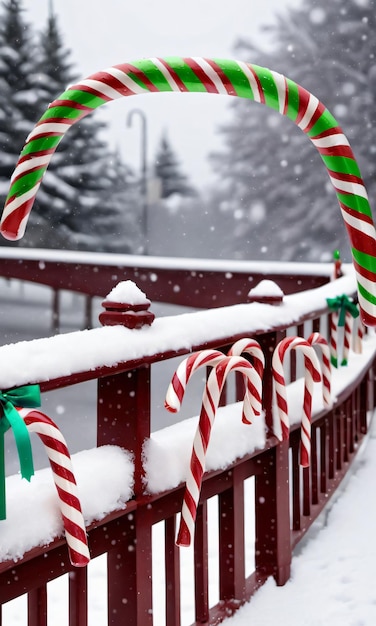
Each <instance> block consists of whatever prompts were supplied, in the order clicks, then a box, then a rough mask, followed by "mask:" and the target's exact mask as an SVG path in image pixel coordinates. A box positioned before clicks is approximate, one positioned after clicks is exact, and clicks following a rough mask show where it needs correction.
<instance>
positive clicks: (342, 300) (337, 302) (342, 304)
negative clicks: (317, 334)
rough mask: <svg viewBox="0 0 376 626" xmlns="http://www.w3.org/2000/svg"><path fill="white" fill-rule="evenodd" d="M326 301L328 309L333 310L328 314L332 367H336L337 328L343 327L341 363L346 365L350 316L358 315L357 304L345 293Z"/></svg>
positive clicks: (355, 316)
mask: <svg viewBox="0 0 376 626" xmlns="http://www.w3.org/2000/svg"><path fill="white" fill-rule="evenodd" d="M326 301H327V303H328V306H329V309H331V311H333V312H332V313H331V315H330V350H331V359H330V360H331V363H332V365H333V366H334V367H338V349H337V343H338V329H339V328H342V327H343V328H344V338H343V353H342V361H341V365H347V363H348V352H349V348H350V342H351V323H350V316H351V317H353V318H357V317H359V309H358V306H357V304H356V303H355V302H354V301H353V300H351V299H350V298H349V297H348V296H347V295H346V294H343V295H342V296H336V297H335V298H327V299H326Z"/></svg>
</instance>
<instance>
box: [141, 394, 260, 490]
mask: <svg viewBox="0 0 376 626" xmlns="http://www.w3.org/2000/svg"><path fill="white" fill-rule="evenodd" d="M242 404H243V403H242V402H237V403H236V404H229V405H228V406H225V407H220V408H219V409H218V411H217V414H216V417H215V423H214V425H213V429H212V433H211V438H210V444H209V446H208V450H207V455H206V464H205V465H206V470H207V471H210V470H219V469H224V468H225V467H227V466H228V465H230V464H231V463H233V462H234V461H235V460H236V459H237V458H240V457H242V456H244V455H245V454H248V453H250V452H253V451H254V450H256V449H262V448H263V447H264V445H265V421H264V417H263V416H260V417H258V418H257V419H255V420H254V422H253V424H250V425H246V424H243V423H242ZM197 424H198V417H193V418H191V419H187V420H184V421H183V422H179V423H178V424H173V425H172V426H168V427H167V428H163V429H162V430H158V431H156V432H155V433H153V434H152V435H151V438H150V439H149V440H148V441H147V442H146V443H145V446H144V467H145V470H146V489H147V491H148V492H149V493H159V492H161V491H164V490H165V489H173V488H174V487H177V486H178V485H179V484H180V483H182V482H184V481H185V480H186V479H187V471H188V468H189V463H190V457H191V453H192V444H193V438H194V435H195V432H196V428H197Z"/></svg>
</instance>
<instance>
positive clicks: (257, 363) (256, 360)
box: [227, 337, 265, 379]
mask: <svg viewBox="0 0 376 626" xmlns="http://www.w3.org/2000/svg"><path fill="white" fill-rule="evenodd" d="M244 353H246V354H250V355H251V357H253V367H254V368H255V370H256V372H257V373H258V375H259V376H260V378H261V379H262V377H263V375H264V368H265V357H264V353H263V351H262V348H261V346H260V344H259V342H258V341H256V339H252V338H248V337H246V338H244V339H239V341H236V342H235V343H234V344H233V346H231V348H230V350H229V351H228V353H227V354H228V356H241V355H242V354H244Z"/></svg>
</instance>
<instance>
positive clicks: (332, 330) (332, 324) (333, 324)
mask: <svg viewBox="0 0 376 626" xmlns="http://www.w3.org/2000/svg"><path fill="white" fill-rule="evenodd" d="M338 320H339V313H331V314H330V315H329V336H330V362H331V364H332V365H333V366H334V367H338Z"/></svg>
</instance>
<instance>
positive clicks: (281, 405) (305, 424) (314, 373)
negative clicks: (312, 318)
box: [272, 337, 321, 467]
mask: <svg viewBox="0 0 376 626" xmlns="http://www.w3.org/2000/svg"><path fill="white" fill-rule="evenodd" d="M289 350H300V351H301V352H302V353H303V355H304V369H305V375H304V400H303V415H302V425H301V446H300V464H301V465H302V466H303V467H307V466H308V465H309V462H310V454H311V410H312V394H313V383H314V382H315V383H316V382H320V381H321V374H320V363H319V360H318V358H317V355H316V353H315V351H314V349H313V347H312V346H311V345H310V344H309V343H308V342H307V341H306V340H305V339H302V338H301V337H286V339H282V341H280V342H279V344H278V345H277V347H276V349H275V351H274V353H273V359H272V370H273V378H274V386H275V392H276V399H277V408H278V414H279V418H280V421H281V428H282V438H283V439H288V438H289V432H290V420H289V416H288V406H287V393H286V383H285V375H284V371H283V362H284V359H285V356H286V353H287V352H288V351H289Z"/></svg>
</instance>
